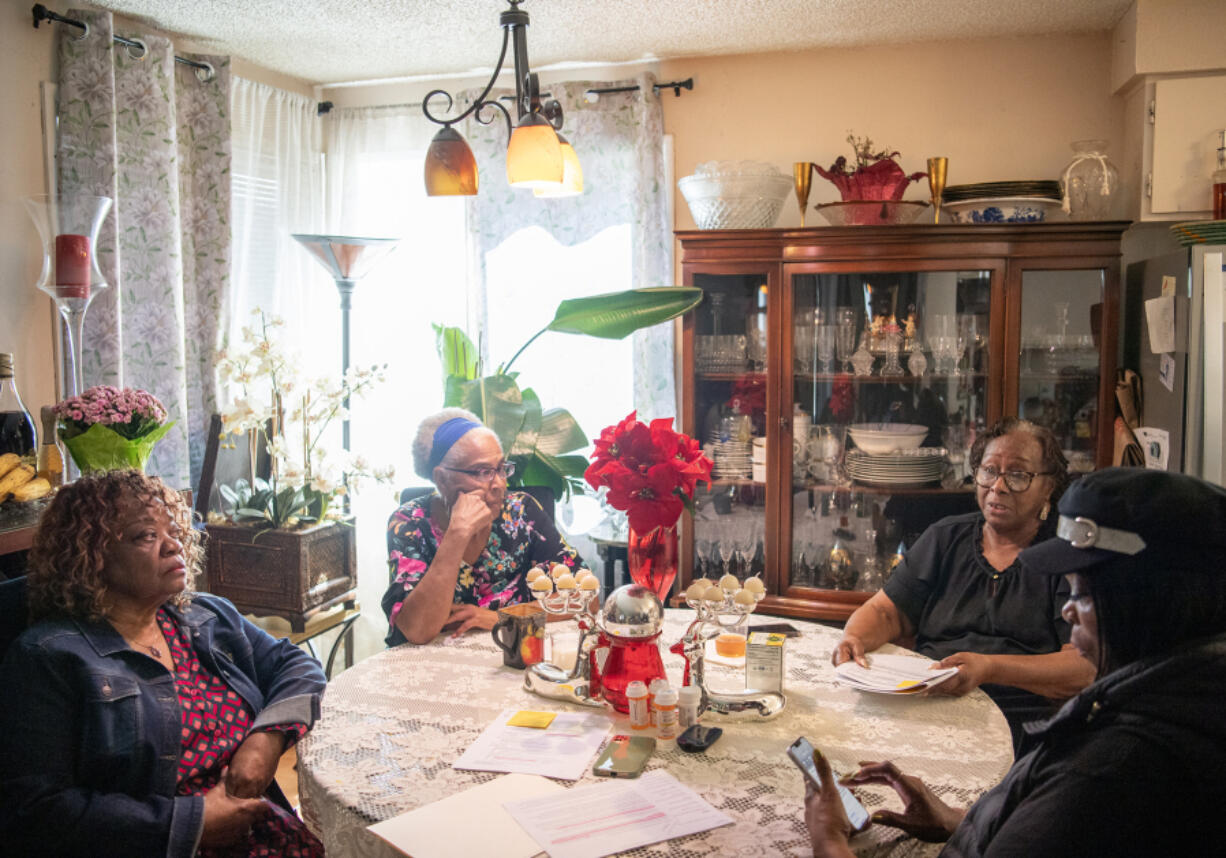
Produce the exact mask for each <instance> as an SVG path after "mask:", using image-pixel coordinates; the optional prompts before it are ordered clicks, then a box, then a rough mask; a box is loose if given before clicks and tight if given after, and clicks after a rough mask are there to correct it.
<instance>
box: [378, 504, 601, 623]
mask: <svg viewBox="0 0 1226 858" xmlns="http://www.w3.org/2000/svg"><path fill="white" fill-rule="evenodd" d="M437 496H438V495H437V493H435V494H430V495H427V496H426V497H422V498H415V499H413V500H411V501H409V502H408V503H406V504H404V505H403V506H402V507H400V508H399V509H398V510H396V511H395V512H394V513H392V517H391V518H390V519H389V520H388V523H387V553H388V565H389V567H390V574H391V576H392V585H391V586H390V587H389V588H388V590H387V592H386V593H385V594H384V595H383V612H384V613H385V614H387V621H388V634H387V638H385V640H386V641H387V645H388V646H396V645H397V644H402V643H404V642H405V636H404V633H403V632H401V631H400V629H398V628H396V616H397V615H398V614H399V613H400V608H401V606H402V605H403V604H404V599H405V597H406V596H407V595H408V594H409V591H410V590H412V589H413V587H415V586H416V585H417V582H418V581H420V580H421V578H422V576H423V575H425V574H426V570H427V569H429V568H430V564H431V563H433V562H434V553H435V551H437V550H438V544H439V542H440V541H441V540H442V538H443V531H442V530H441V529H439V526H438V525H437V524H436V523H435V522H434V520H433V519H431V518H430V501H431V499H432V498H435V497H437ZM541 563H565V564H566V565H567V566H570V567H572V568H578V567H579V566H582V565H583V561H582V560H581V559H580V558H579V555H578V553H577V552H576V551H575V549H573V548H571V547H570V546H569V545H567V544H566V540H565V539H563V538H562V536H561V534H559V533H558V529H557V527H556V526H555V525H554V523H553V520H552V519H551V518H550V517H549V516H548V515H546V514H545V511H544V510H543V509H541V506H540V504H538V503H537V502H536V500H535V499H533V498H532V497H531V496H529V495H526V494H523V493H522V492H507V496H506V500H504V501H503V504H502V516H501V517H500V518H499V519H498V520H496V521H495V522H494V526H493V527H491V528H490V538H489V542H488V543H487V544H486V546H485V551H483V552H482V553H481V556H480V557H478V558H477V562H476V563H473V564H471V565H470V564H468V563H463V562H461V563H460V574H459V577H458V578H457V579H456V585H455V599H454V602H455V604H458V605H463V604H467V605H479V606H481V607H482V608H489V609H490V610H494V611H496V610H498V609H499V608H501V607H504V606H506V605H514V604H518V603H520V602H526V601H527V600H528V599H529V598H530V593H529V592H528V584H527V581H526V580H525V576H526V575H527V573H528V570H529V569H531V568H532V567H533V566H537V565H539V564H541Z"/></svg>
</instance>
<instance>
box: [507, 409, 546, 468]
mask: <svg viewBox="0 0 1226 858" xmlns="http://www.w3.org/2000/svg"><path fill="white" fill-rule="evenodd" d="M520 396H521V397H523V403H524V419H523V422H522V423H520V425H519V431H518V432H517V433H516V434H515V440H514V442H512V444H511V450H510V452H509V453H508V454H507V455H509V456H512V457H515V456H526V455H528V454H529V453H531V452H532V451H533V450H535V449H536V443H537V438H539V437H540V434H541V398H540V397H539V396H537V395H536V391H535V390H533V389H532V388H530V387H529V388H528V389H526V390H522V391H520ZM504 449H505V448H504ZM525 485H527V483H525Z"/></svg>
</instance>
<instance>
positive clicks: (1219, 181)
mask: <svg viewBox="0 0 1226 858" xmlns="http://www.w3.org/2000/svg"><path fill="white" fill-rule="evenodd" d="M1213 219H1214V220H1226V129H1223V130H1222V131H1219V132H1218V133H1217V169H1216V170H1215V171H1214V172H1213Z"/></svg>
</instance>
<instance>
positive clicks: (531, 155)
mask: <svg viewBox="0 0 1226 858" xmlns="http://www.w3.org/2000/svg"><path fill="white" fill-rule="evenodd" d="M562 175H563V162H562V144H561V143H559V142H558V134H557V132H556V131H554V130H553V126H552V125H550V124H549V122H548V121H546V120H545V119H544V117H542V116H540V115H539V114H536V113H529V114H528V115H527V116H525V117H524V118H523V119H522V120H521V121H520V123H519V125H517V126H516V127H515V130H514V131H513V132H512V133H511V142H510V143H509V144H508V145H507V181H508V182H509V183H510V185H511V187H513V188H541V187H543V188H546V189H549V188H551V187H556V186H558V185H561V184H562Z"/></svg>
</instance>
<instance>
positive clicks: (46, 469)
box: [38, 405, 64, 488]
mask: <svg viewBox="0 0 1226 858" xmlns="http://www.w3.org/2000/svg"><path fill="white" fill-rule="evenodd" d="M39 419H40V420H41V421H42V424H43V443H42V445H41V446H40V447H39V448H38V475H39V476H40V477H42V478H43V479H44V480H46V481H47V482H49V483H51V487H52V488H59V487H60V486H62V485H63V484H64V450H63V448H61V447H60V439H59V438H58V437H57V436H56V433H55V424H56V420H57V418H56V416H55V408H54V407H53V406H51V405H44V406H43V407H42V410H41V411H40V412H39Z"/></svg>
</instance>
